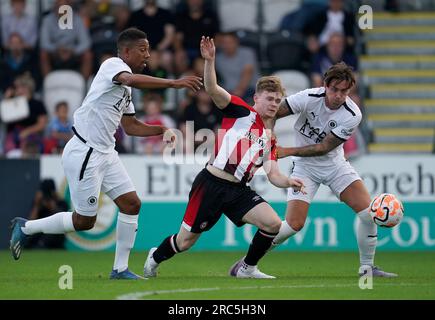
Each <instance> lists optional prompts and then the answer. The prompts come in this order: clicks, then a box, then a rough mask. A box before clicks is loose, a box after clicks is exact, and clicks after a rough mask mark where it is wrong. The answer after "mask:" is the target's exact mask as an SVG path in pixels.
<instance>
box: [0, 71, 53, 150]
mask: <svg viewBox="0 0 435 320" xmlns="http://www.w3.org/2000/svg"><path fill="white" fill-rule="evenodd" d="M34 90H35V82H34V80H33V79H32V77H31V76H30V75H29V74H24V75H22V76H19V77H17V79H16V80H15V82H14V87H12V88H9V89H8V90H6V92H5V98H12V97H15V96H24V97H25V98H26V99H27V103H28V106H29V116H28V117H27V118H25V119H22V120H20V121H17V122H13V123H8V124H7V127H6V132H7V133H6V142H5V152H6V153H7V152H9V151H12V150H14V149H22V148H23V147H25V146H26V144H27V143H33V144H35V143H37V144H38V145H39V153H41V152H42V146H43V135H44V131H45V128H46V126H47V122H48V117H47V110H46V109H45V106H44V104H43V103H42V102H41V101H39V100H36V99H35V98H34V97H33V93H34Z"/></svg>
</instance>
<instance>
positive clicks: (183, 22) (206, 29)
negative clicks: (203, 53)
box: [174, 0, 220, 63]
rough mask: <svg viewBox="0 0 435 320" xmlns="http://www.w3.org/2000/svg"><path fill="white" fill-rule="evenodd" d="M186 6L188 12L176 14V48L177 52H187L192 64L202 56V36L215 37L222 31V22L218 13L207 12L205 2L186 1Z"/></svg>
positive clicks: (197, 0) (200, 0)
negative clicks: (200, 42)
mask: <svg viewBox="0 0 435 320" xmlns="http://www.w3.org/2000/svg"><path fill="white" fill-rule="evenodd" d="M186 5H187V7H185V9H186V10H180V11H179V12H178V13H176V17H175V27H176V30H177V32H176V35H175V41H174V47H175V50H176V51H180V50H185V51H186V52H187V57H188V59H189V62H190V63H191V62H192V61H193V60H194V59H195V58H196V57H199V56H200V52H199V49H198V43H199V41H200V40H201V36H203V35H204V36H210V37H214V35H215V34H217V33H218V32H219V30H220V22H219V18H218V16H217V14H216V12H213V11H212V10H206V8H205V5H204V0H186Z"/></svg>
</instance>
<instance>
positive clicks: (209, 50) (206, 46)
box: [199, 36, 216, 60]
mask: <svg viewBox="0 0 435 320" xmlns="http://www.w3.org/2000/svg"><path fill="white" fill-rule="evenodd" d="M199 48H200V50H201V56H202V57H203V58H204V59H205V60H214V58H215V54H216V47H215V45H214V41H213V39H212V38H210V37H204V36H202V38H201V43H200V46H199Z"/></svg>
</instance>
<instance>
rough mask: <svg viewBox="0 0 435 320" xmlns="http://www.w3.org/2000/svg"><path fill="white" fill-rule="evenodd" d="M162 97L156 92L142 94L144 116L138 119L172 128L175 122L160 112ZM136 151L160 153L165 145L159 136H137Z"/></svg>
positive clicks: (148, 153) (149, 153)
mask: <svg viewBox="0 0 435 320" xmlns="http://www.w3.org/2000/svg"><path fill="white" fill-rule="evenodd" d="M162 108H163V98H162V96H160V95H158V94H150V95H147V96H144V111H145V116H144V117H143V118H142V119H140V120H141V121H143V122H144V123H146V124H148V125H154V126H165V127H166V128H174V127H175V122H174V120H172V118H171V117H170V116H168V115H166V114H163V113H162ZM138 139H139V143H138V153H142V154H147V155H151V154H161V153H162V152H163V149H164V147H165V145H166V143H164V141H163V139H162V137H161V136H152V137H145V138H138Z"/></svg>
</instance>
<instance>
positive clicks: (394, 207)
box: [369, 193, 405, 228]
mask: <svg viewBox="0 0 435 320" xmlns="http://www.w3.org/2000/svg"><path fill="white" fill-rule="evenodd" d="M369 210H370V211H369V213H370V216H371V217H372V219H373V221H374V222H375V223H376V224H377V225H378V226H381V227H386V228H392V227H394V226H396V225H398V224H399V223H400V221H402V218H403V213H404V212H405V211H404V209H403V205H402V202H401V201H400V200H399V199H397V197H396V196H395V195H394V194H391V193H382V194H380V195H378V196H376V197H375V198H374V199H373V200H372V202H371V203H370V208H369Z"/></svg>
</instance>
